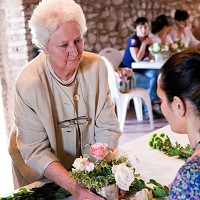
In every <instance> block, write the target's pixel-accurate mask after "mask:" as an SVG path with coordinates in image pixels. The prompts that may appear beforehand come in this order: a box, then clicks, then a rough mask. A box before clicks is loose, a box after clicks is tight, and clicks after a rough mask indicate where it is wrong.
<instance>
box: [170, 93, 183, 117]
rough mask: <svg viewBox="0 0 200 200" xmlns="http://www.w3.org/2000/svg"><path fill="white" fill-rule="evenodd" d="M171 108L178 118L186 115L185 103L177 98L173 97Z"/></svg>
mask: <svg viewBox="0 0 200 200" xmlns="http://www.w3.org/2000/svg"><path fill="white" fill-rule="evenodd" d="M172 108H173V110H174V112H175V113H176V114H177V115H178V116H179V117H184V116H185V113H186V105H185V102H184V101H183V100H182V99H180V98H179V97H177V96H174V97H173V102H172Z"/></svg>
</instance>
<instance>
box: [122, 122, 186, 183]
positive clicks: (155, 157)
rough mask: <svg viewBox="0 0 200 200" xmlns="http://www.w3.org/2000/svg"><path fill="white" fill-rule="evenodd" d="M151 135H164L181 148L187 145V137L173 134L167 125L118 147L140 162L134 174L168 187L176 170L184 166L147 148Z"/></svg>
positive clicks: (176, 160) (172, 158) (177, 160)
mask: <svg viewBox="0 0 200 200" xmlns="http://www.w3.org/2000/svg"><path fill="white" fill-rule="evenodd" d="M153 133H158V134H160V133H165V134H167V135H168V136H169V137H170V139H171V141H172V142H173V143H175V142H176V141H178V142H179V143H180V144H181V145H183V146H186V145H187V144H188V143H189V140H188V137H187V135H183V134H177V133H174V132H172V131H171V128H170V126H169V125H167V126H165V127H163V128H161V129H158V130H155V131H153V132H151V133H149V134H147V135H145V136H142V137H140V138H138V139H135V140H132V141H130V142H128V143H126V144H124V145H122V146H120V148H122V149H123V150H124V151H127V152H131V153H133V154H134V155H136V157H137V158H138V159H139V161H140V163H139V164H138V165H137V166H136V172H138V173H140V174H141V175H142V177H143V178H144V180H145V181H149V179H155V180H156V181H158V182H159V183H161V184H164V185H167V186H168V185H169V184H170V183H171V182H172V181H173V179H174V178H175V176H176V174H177V171H178V169H179V168H180V167H181V166H182V165H183V164H184V161H183V160H180V159H177V158H174V157H169V156H167V155H165V154H164V153H162V152H160V151H159V150H156V149H152V148H151V147H149V145H148V141H149V140H150V138H151V136H152V134H153Z"/></svg>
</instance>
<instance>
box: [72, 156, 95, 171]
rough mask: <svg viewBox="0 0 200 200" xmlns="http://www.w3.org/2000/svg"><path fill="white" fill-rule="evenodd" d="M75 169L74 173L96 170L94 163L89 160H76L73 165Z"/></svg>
mask: <svg viewBox="0 0 200 200" xmlns="http://www.w3.org/2000/svg"><path fill="white" fill-rule="evenodd" d="M72 166H73V167H74V168H75V169H72V170H73V171H84V170H86V171H88V172H90V171H92V170H93V169H94V163H91V162H89V160H88V158H85V157H84V158H82V157H80V158H76V160H75V161H74V163H73V165H72Z"/></svg>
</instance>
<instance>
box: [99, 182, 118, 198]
mask: <svg viewBox="0 0 200 200" xmlns="http://www.w3.org/2000/svg"><path fill="white" fill-rule="evenodd" d="M98 194H99V195H101V196H103V197H105V198H106V199H107V200H118V199H119V188H118V186H117V185H116V184H112V185H109V186H107V187H103V188H102V189H101V191H99V192H98Z"/></svg>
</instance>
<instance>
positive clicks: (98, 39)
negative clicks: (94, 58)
mask: <svg viewBox="0 0 200 200" xmlns="http://www.w3.org/2000/svg"><path fill="white" fill-rule="evenodd" d="M38 2H39V0H23V6H24V9H25V18H26V25H27V20H28V19H29V18H30V16H31V13H32V10H33V8H34V7H35V6H36V5H37V4H38ZM76 2H77V3H79V4H80V5H81V7H82V9H83V11H84V13H85V16H86V20H87V26H88V32H87V33H86V35H85V50H87V51H92V52H95V53H98V52H99V51H100V50H102V49H103V48H105V47H114V48H116V49H119V50H120V49H124V48H125V47H126V43H127V40H128V38H129V36H130V35H131V34H133V32H134V28H133V21H134V20H135V19H136V18H137V17H141V16H144V17H147V18H148V19H149V20H150V21H152V20H154V19H155V18H156V17H157V16H158V15H160V14H166V15H171V16H173V15H174V12H175V9H178V8H179V9H185V10H188V12H189V14H190V18H189V25H190V26H191V27H192V28H196V27H199V26H200V1H199V0H107V1H104V0H99V1H96V0H76ZM26 37H27V41H28V49H29V59H30V60H31V59H32V57H34V55H35V47H34V46H33V45H32V43H31V39H30V38H31V36H30V34H29V30H28V29H27V35H26Z"/></svg>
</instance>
